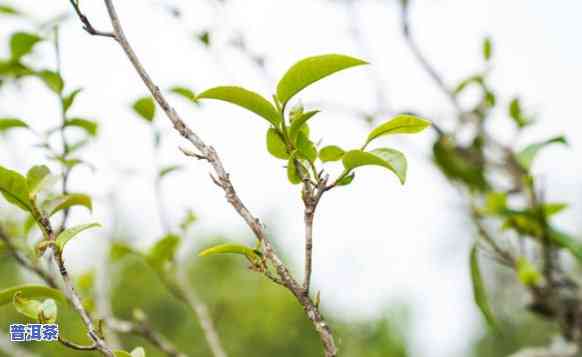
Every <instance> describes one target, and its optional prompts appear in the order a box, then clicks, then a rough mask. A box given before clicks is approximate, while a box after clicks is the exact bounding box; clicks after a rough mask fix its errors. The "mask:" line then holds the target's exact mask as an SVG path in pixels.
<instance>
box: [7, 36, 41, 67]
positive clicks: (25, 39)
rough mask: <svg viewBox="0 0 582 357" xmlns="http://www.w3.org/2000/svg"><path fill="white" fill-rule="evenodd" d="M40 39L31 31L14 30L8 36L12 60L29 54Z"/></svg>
mask: <svg viewBox="0 0 582 357" xmlns="http://www.w3.org/2000/svg"><path fill="white" fill-rule="evenodd" d="M41 41H42V39H41V38H40V37H38V36H37V35H35V34H33V33H26V32H16V33H15V34H13V35H12V36H11V37H10V53H11V57H12V59H13V60H19V59H20V58H22V57H23V56H25V55H27V54H29V53H30V52H31V51H32V49H33V48H34V46H35V45H36V44H37V43H39V42H41Z"/></svg>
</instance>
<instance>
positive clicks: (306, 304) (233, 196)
mask: <svg viewBox="0 0 582 357" xmlns="http://www.w3.org/2000/svg"><path fill="white" fill-rule="evenodd" d="M104 2H105V6H106V7H107V11H108V13H109V17H110V19H111V23H112V25H113V30H114V32H113V33H114V37H115V39H116V40H117V42H118V43H119V44H120V46H121V47H122V49H123V51H124V52H125V54H126V56H127V57H128V59H129V61H130V62H131V64H132V65H133V67H134V68H135V70H136V71H137V73H138V75H139V76H140V77H141V79H142V81H143V82H144V84H145V85H146V87H147V88H148V89H149V91H150V93H151V95H152V96H153V97H154V99H155V100H156V102H157V103H158V104H159V105H160V107H161V108H162V110H163V111H164V112H165V113H166V115H167V117H168V119H169V120H170V121H171V122H172V124H173V126H174V128H175V129H176V131H178V132H179V133H180V135H182V136H183V137H184V138H185V139H186V140H188V141H189V142H190V143H191V144H192V145H193V146H194V147H195V148H196V149H197V150H198V151H199V154H196V156H200V157H203V158H204V159H206V160H207V161H208V162H209V163H210V165H211V166H212V168H213V171H214V176H215V179H216V182H217V184H218V185H219V186H220V187H221V188H222V190H223V191H224V193H225V196H226V199H227V201H228V202H229V203H230V204H231V205H232V206H233V208H234V209H235V210H236V211H237V212H238V214H239V215H240V216H241V217H242V218H243V219H244V220H245V222H246V223H247V225H248V226H249V228H250V229H251V230H252V231H253V233H254V234H255V236H256V238H257V240H258V241H259V242H261V244H262V245H263V247H264V250H265V256H266V257H267V259H268V260H269V262H270V263H272V264H273V266H274V267H275V270H276V271H277V274H278V275H279V278H280V279H281V281H282V282H283V284H284V285H285V286H286V287H287V288H288V289H289V290H290V291H291V292H292V293H293V295H294V296H295V297H296V298H297V300H298V301H299V302H300V304H301V305H302V306H303V308H304V310H305V312H306V314H307V316H308V318H309V319H310V320H311V321H312V323H313V325H314V328H315V330H316V331H317V332H318V333H319V336H320V340H321V342H322V344H323V347H324V350H325V356H326V357H334V356H336V355H337V348H336V346H335V342H334V339H333V335H332V332H331V329H330V328H329V326H328V325H327V323H326V322H325V320H324V319H323V317H322V316H321V314H320V312H319V310H318V308H317V307H316V306H315V304H314V303H313V301H312V300H311V299H310V298H309V296H308V295H307V294H306V293H305V290H304V289H303V288H302V287H301V286H300V285H299V283H298V282H297V281H296V280H295V279H294V278H293V277H292V275H291V273H290V272H289V269H288V268H287V267H286V266H285V264H284V263H283V262H282V260H281V259H280V258H279V256H278V255H277V254H276V253H275V250H274V248H273V245H272V243H271V242H270V240H269V239H268V238H267V236H266V234H265V232H264V229H263V226H262V225H261V223H260V221H259V220H258V219H257V218H255V217H254V216H253V215H252V213H251V212H250V211H249V209H248V208H247V207H246V206H245V205H244V203H243V202H242V201H241V199H240V198H239V197H238V195H237V193H236V190H235V189H234V186H233V185H232V182H231V181H230V177H229V175H228V173H227V172H226V170H225V169H224V166H223V164H222V161H221V160H220V157H219V156H218V154H217V153H216V150H215V149H214V148H213V147H212V146H208V145H207V144H206V143H204V141H202V139H201V138H200V137H199V136H198V135H196V134H195V133H194V132H193V131H192V130H191V129H190V128H189V127H188V126H187V125H186V124H185V122H184V121H183V120H182V119H181V118H180V116H179V115H178V113H177V112H176V111H175V110H174V108H172V107H171V106H170V104H169V103H168V102H167V100H166V98H165V97H164V96H163V95H162V93H161V92H160V89H159V88H158V86H157V85H156V84H155V83H154V82H153V80H152V79H151V77H150V76H149V74H148V73H147V71H146V70H145V69H144V67H143V65H142V64H141V61H140V60H139V58H138V57H137V55H136V54H135V52H134V51H133V49H132V47H131V45H130V44H129V42H128V40H127V38H126V36H125V33H124V31H123V27H122V25H121V23H120V20H119V17H118V15H117V11H116V9H115V6H114V4H113V1H112V0H104Z"/></svg>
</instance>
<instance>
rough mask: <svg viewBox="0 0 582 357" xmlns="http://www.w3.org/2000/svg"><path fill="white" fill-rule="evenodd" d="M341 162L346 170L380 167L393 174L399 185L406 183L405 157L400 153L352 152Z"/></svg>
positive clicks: (386, 150)
mask: <svg viewBox="0 0 582 357" xmlns="http://www.w3.org/2000/svg"><path fill="white" fill-rule="evenodd" d="M342 161H343V164H344V167H345V168H346V170H353V169H355V168H357V167H360V166H368V165H372V166H382V167H385V168H387V169H388V170H390V171H392V172H393V173H395V174H396V176H398V179H399V180H400V183H401V184H404V182H405V181H406V170H407V162H406V157H405V156H404V154H402V153H401V152H400V151H397V150H394V149H389V148H382V149H375V150H372V151H362V150H352V151H348V152H347V153H346V154H345V155H344V157H343V160H342Z"/></svg>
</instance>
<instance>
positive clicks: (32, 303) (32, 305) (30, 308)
mask: <svg viewBox="0 0 582 357" xmlns="http://www.w3.org/2000/svg"><path fill="white" fill-rule="evenodd" d="M12 305H14V308H15V309H16V311H18V312H19V313H21V314H22V315H24V316H26V317H28V318H30V319H32V320H38V317H39V315H40V312H41V306H42V304H41V302H40V301H38V300H32V299H27V298H25V297H23V296H22V293H21V292H20V291H19V292H17V293H16V294H14V297H13V298H12Z"/></svg>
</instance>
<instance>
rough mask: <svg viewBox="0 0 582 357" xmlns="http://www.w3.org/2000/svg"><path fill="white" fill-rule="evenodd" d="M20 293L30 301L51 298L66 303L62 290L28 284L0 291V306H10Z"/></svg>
mask: <svg viewBox="0 0 582 357" xmlns="http://www.w3.org/2000/svg"><path fill="white" fill-rule="evenodd" d="M18 292H20V293H21V296H22V297H25V298H28V299H38V298H51V299H55V300H57V301H59V302H61V303H65V302H66V298H65V295H64V294H63V293H62V292H61V291H60V290H57V289H53V288H49V287H46V286H43V285H34V284H26V285H19V286H14V287H11V288H8V289H4V290H0V306H3V305H6V304H10V303H11V302H12V299H13V297H14V295H15V294H16V293H18Z"/></svg>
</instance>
